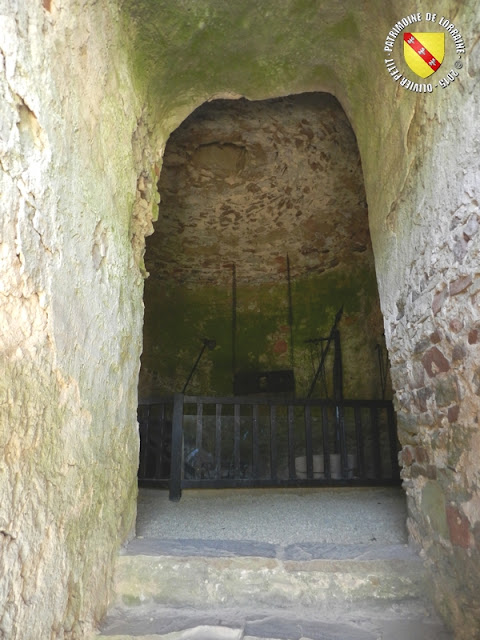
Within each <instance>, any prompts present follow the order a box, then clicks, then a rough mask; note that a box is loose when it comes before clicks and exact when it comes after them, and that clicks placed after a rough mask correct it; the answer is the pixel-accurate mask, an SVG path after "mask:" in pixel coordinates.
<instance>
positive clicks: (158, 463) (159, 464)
mask: <svg viewBox="0 0 480 640" xmlns="http://www.w3.org/2000/svg"><path fill="white" fill-rule="evenodd" d="M159 406H160V438H159V440H160V442H157V447H156V450H155V472H154V476H155V478H156V479H157V480H158V479H161V478H162V469H163V462H164V461H163V452H164V450H165V448H164V444H165V439H166V433H165V432H166V424H165V403H164V402H162V403H161V404H160V405H159Z"/></svg>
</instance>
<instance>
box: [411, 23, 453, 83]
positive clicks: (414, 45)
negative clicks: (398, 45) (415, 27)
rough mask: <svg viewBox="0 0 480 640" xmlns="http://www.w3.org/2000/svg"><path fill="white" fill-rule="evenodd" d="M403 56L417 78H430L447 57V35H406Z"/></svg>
mask: <svg viewBox="0 0 480 640" xmlns="http://www.w3.org/2000/svg"><path fill="white" fill-rule="evenodd" d="M403 55H404V58H405V62H406V63H407V65H408V66H409V67H410V69H411V70H412V71H413V72H414V73H416V74H417V76H420V77H421V78H428V77H429V76H431V75H432V74H433V73H435V71H438V69H439V68H440V65H441V64H442V62H443V58H444V57H445V34H444V33H404V34H403Z"/></svg>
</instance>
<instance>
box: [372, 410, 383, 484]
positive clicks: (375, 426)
mask: <svg viewBox="0 0 480 640" xmlns="http://www.w3.org/2000/svg"><path fill="white" fill-rule="evenodd" d="M370 419H371V424H372V440H373V464H374V467H375V478H376V479H377V480H379V479H380V478H381V477H382V456H381V452H380V425H379V422H378V410H377V407H371V409H370Z"/></svg>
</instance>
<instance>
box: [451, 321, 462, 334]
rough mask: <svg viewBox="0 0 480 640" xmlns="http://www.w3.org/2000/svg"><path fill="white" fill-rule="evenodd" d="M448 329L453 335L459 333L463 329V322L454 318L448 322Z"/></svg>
mask: <svg viewBox="0 0 480 640" xmlns="http://www.w3.org/2000/svg"><path fill="white" fill-rule="evenodd" d="M450 329H451V330H452V331H453V333H459V331H461V330H462V329H463V322H462V320H460V319H459V318H454V319H453V320H450Z"/></svg>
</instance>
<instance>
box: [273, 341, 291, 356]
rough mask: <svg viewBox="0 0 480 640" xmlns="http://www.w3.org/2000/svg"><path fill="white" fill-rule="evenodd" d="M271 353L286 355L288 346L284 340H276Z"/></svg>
mask: <svg viewBox="0 0 480 640" xmlns="http://www.w3.org/2000/svg"><path fill="white" fill-rule="evenodd" d="M273 351H274V352H275V353H286V352H287V351H288V344H287V343H286V342H285V340H277V342H276V343H275V344H274V345H273Z"/></svg>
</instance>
